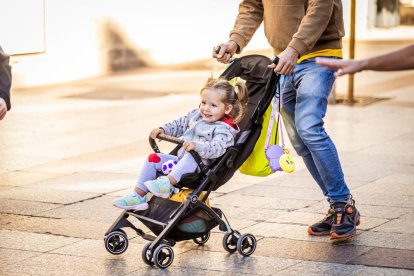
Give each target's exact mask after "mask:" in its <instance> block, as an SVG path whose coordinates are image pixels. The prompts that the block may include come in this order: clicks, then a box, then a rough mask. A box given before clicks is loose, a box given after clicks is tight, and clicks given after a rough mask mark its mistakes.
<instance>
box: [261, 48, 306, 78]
mask: <svg viewBox="0 0 414 276" xmlns="http://www.w3.org/2000/svg"><path fill="white" fill-rule="evenodd" d="M277 56H278V57H279V62H278V64H277V65H275V64H274V63H272V64H270V65H269V66H268V67H269V68H272V69H273V70H274V71H275V73H278V74H280V75H290V73H292V72H293V69H295V66H296V63H297V61H298V57H299V52H298V51H296V49H294V48H292V47H290V46H289V47H287V48H286V49H285V50H284V51H283V52H281V53H280V54H279V55H277Z"/></svg>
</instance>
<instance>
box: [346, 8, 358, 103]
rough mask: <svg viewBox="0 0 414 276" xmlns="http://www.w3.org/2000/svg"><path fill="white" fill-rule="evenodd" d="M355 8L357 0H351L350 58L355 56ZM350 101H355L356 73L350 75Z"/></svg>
mask: <svg viewBox="0 0 414 276" xmlns="http://www.w3.org/2000/svg"><path fill="white" fill-rule="evenodd" d="M355 8H356V0H351V22H350V27H351V31H350V33H349V58H350V59H354V58H355ZM347 100H348V102H349V103H353V102H355V100H354V74H349V76H348V99H347Z"/></svg>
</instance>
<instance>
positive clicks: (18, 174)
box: [0, 171, 61, 186]
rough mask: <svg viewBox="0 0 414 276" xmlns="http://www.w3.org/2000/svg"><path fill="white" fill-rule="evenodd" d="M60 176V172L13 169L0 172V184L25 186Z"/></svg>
mask: <svg viewBox="0 0 414 276" xmlns="http://www.w3.org/2000/svg"><path fill="white" fill-rule="evenodd" d="M58 176H61V174H50V173H36V172H26V171H13V172H8V173H3V174H0V185H11V186H25V185H28V184H32V183H36V182H40V181H44V180H47V179H52V178H55V177H58Z"/></svg>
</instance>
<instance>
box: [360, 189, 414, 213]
mask: <svg viewBox="0 0 414 276" xmlns="http://www.w3.org/2000/svg"><path fill="white" fill-rule="evenodd" d="M362 188H364V186H362V187H359V188H356V189H354V190H353V191H352V195H353V197H354V198H355V200H357V204H358V205H359V204H367V205H382V206H391V207H400V208H404V207H405V208H414V195H409V194H405V195H401V194H400V195H399V194H394V193H392V192H391V191H383V190H382V191H381V190H378V189H376V188H375V187H372V186H371V187H369V188H367V189H365V190H361V191H360V190H359V189H362ZM358 205H357V208H358Z"/></svg>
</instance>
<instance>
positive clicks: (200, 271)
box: [125, 266, 251, 276]
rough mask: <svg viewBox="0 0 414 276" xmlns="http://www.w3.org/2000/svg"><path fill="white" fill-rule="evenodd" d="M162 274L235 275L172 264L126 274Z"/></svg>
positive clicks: (194, 275) (154, 275) (132, 275)
mask: <svg viewBox="0 0 414 276" xmlns="http://www.w3.org/2000/svg"><path fill="white" fill-rule="evenodd" d="M142 275H146V276H160V275H168V276H175V275H176V276H182V275H191V276H205V275H215V276H218V275H223V276H233V275H234V274H233V273H232V272H225V271H217V270H214V268H210V269H197V268H185V267H174V266H170V267H169V268H168V269H164V270H162V269H157V268H155V267H147V268H142V269H138V270H136V271H134V272H131V273H128V274H126V275H125V276H142ZM239 275H251V273H249V272H247V273H240V272H239Z"/></svg>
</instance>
